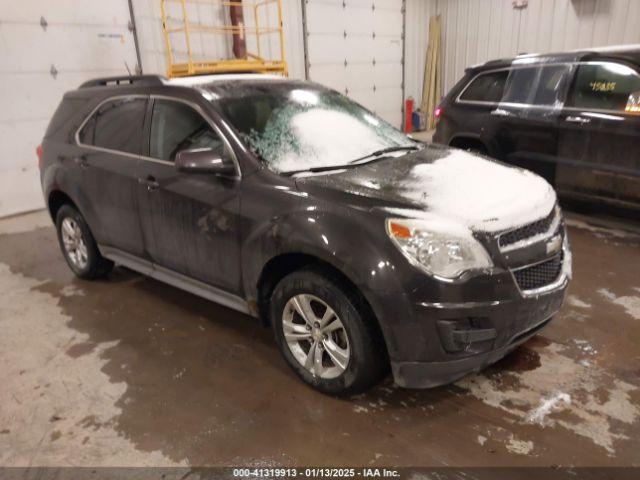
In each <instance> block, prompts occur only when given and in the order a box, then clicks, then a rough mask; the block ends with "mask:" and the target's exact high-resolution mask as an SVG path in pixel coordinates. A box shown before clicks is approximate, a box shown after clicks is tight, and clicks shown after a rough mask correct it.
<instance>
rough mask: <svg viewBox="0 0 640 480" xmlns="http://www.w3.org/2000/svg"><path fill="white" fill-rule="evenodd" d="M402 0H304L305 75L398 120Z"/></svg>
mask: <svg viewBox="0 0 640 480" xmlns="http://www.w3.org/2000/svg"><path fill="white" fill-rule="evenodd" d="M403 3H404V2H403V1H402V0H307V1H306V26H307V62H308V68H309V79H310V80H314V81H316V82H319V83H322V84H324V85H327V86H329V87H331V88H333V89H335V90H338V91H339V92H344V93H346V94H347V95H348V96H349V97H351V98H353V99H354V100H355V101H357V102H359V103H361V104H362V105H364V106H366V107H367V108H369V109H370V110H373V111H374V112H375V113H377V114H378V115H379V116H381V117H382V118H384V119H385V120H387V121H388V122H390V123H391V124H392V125H395V126H397V127H400V126H401V124H402V101H403V94H402V70H403V64H402V33H403V15H402V8H403Z"/></svg>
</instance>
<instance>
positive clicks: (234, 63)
mask: <svg viewBox="0 0 640 480" xmlns="http://www.w3.org/2000/svg"><path fill="white" fill-rule="evenodd" d="M160 7H161V14H162V30H163V34H164V40H165V46H166V55H167V76H168V77H169V78H172V77H183V76H187V75H201V74H207V73H209V74H211V73H231V72H260V73H276V74H281V75H283V76H287V73H288V72H287V62H286V61H285V51H284V32H283V27H282V0H160ZM234 8H235V9H241V10H242V11H243V12H247V13H248V14H249V15H248V17H249V20H253V22H251V24H249V25H248V24H246V23H244V18H243V19H242V20H243V21H242V22H241V23H239V24H235V25H234V24H233V22H230V21H228V18H229V16H228V15H227V13H228V11H229V10H231V9H234ZM202 9H204V11H205V13H209V14H210V15H208V16H206V15H205V17H207V18H206V20H205V21H202V20H201V15H200V13H201V12H202V11H203V10H202ZM215 9H218V10H217V11H216V10H215ZM273 10H275V12H274V11H273ZM212 12H213V14H211V13H212ZM190 17H192V18H190ZM193 17H197V19H198V21H195V22H194V21H193ZM220 19H223V20H220ZM271 19H274V20H273V21H271ZM216 20H218V21H217V22H216ZM270 21H271V23H275V22H277V25H269V23H267V22H270ZM180 35H181V36H182V38H176V37H177V36H180ZM196 36H197V37H198V38H195V37H196ZM225 36H226V38H225ZM265 36H267V37H269V38H266V39H265ZM273 36H275V38H276V40H275V41H274V40H272V39H273ZM204 38H206V39H207V40H206V41H204V40H203V39H204ZM230 38H231V39H232V40H233V42H234V45H235V41H236V39H240V40H241V41H242V42H243V45H244V46H245V49H244V50H245V51H244V54H243V55H242V56H241V57H240V58H215V59H214V58H207V57H208V56H212V55H210V54H208V53H207V51H206V45H209V46H214V47H215V46H216V45H222V44H224V42H227V43H228V42H229V39H230ZM197 40H200V42H199V43H200V46H201V48H202V51H201V52H200V53H199V54H198V53H197V52H196V51H195V50H196V48H195V43H198V42H197ZM211 40H214V42H217V43H208V42H211ZM265 43H267V44H266V45H265ZM180 46H182V48H183V50H182V51H179V48H180ZM250 48H251V49H253V48H255V50H254V51H253V52H250V51H249V49H250ZM267 50H268V51H269V52H271V53H272V54H273V51H274V50H276V54H275V55H272V56H275V57H276V58H275V59H274V58H267V56H266V53H268V52H267ZM178 57H180V58H178Z"/></svg>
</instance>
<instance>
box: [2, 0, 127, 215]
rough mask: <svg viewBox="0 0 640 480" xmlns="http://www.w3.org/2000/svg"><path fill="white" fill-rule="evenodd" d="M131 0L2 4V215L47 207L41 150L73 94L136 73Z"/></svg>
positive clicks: (32, 0) (30, 0)
mask: <svg viewBox="0 0 640 480" xmlns="http://www.w3.org/2000/svg"><path fill="white" fill-rule="evenodd" d="M129 20H130V17H129V6H128V3H127V0H110V1H104V0H56V1H51V0H21V1H19V2H16V1H15V0H0V59H1V60H2V65H1V66H0V86H1V88H0V105H1V108H0V217H2V216H6V215H10V214H13V213H18V212H22V211H28V210H34V209H37V208H40V207H42V206H43V205H44V202H43V199H42V193H41V191H40V180H39V172H38V167H37V157H36V147H37V146H38V145H39V144H40V141H41V140H42V136H43V135H44V131H45V129H46V126H47V124H48V122H49V119H50V118H51V115H52V113H53V111H54V110H55V108H56V107H57V106H58V103H59V102H60V99H61V98H62V95H63V93H64V92H65V91H67V90H71V89H74V88H76V87H77V86H78V85H79V84H80V83H82V82H83V81H85V80H87V79H89V78H92V77H100V76H109V75H123V74H126V73H127V70H126V67H125V62H126V63H127V64H128V66H129V68H130V69H131V70H132V71H134V69H135V66H136V51H135V44H134V41H133V35H132V33H131V32H130V31H129V29H128V25H129Z"/></svg>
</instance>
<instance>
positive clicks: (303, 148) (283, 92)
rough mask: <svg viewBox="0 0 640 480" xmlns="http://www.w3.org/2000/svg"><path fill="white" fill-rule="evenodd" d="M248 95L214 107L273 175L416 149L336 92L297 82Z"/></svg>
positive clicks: (412, 143) (222, 100)
mask: <svg viewBox="0 0 640 480" xmlns="http://www.w3.org/2000/svg"><path fill="white" fill-rule="evenodd" d="M248 90H249V91H245V92H244V94H243V95H238V96H231V97H223V98H220V99H218V100H217V101H216V103H217V104H218V106H219V107H220V108H221V110H222V112H223V114H224V115H225V116H226V118H227V119H228V120H229V121H230V122H231V123H232V124H233V126H234V127H235V128H236V130H238V131H239V132H240V134H241V135H242V136H243V137H244V140H245V142H246V143H247V145H248V146H249V148H251V149H252V150H253V151H254V153H256V154H257V155H259V156H260V157H261V158H262V159H263V160H264V161H265V162H266V164H267V165H268V167H269V168H270V169H271V170H274V171H276V172H280V173H287V172H293V171H299V170H306V169H309V168H322V167H334V166H342V165H345V164H348V163H349V162H353V161H354V160H356V159H359V158H362V157H364V156H367V155H370V154H372V153H373V152H375V151H377V150H382V149H385V148H391V147H405V146H406V147H412V146H416V143H415V142H414V141H413V140H411V139H410V138H408V137H407V136H406V135H404V134H403V133H402V132H400V131H399V130H397V129H395V128H393V127H392V126H391V125H389V124H388V123H386V122H385V121H384V120H382V119H380V118H378V117H377V116H375V115H374V114H373V113H371V112H369V111H368V110H366V109H365V108H363V107H361V106H360V105H358V104H357V103H355V102H353V101H351V100H349V99H348V98H347V97H345V96H344V95H340V94H339V93H337V92H334V91H331V90H326V89H323V88H320V87H314V86H313V85H308V84H302V83H299V84H296V85H294V86H290V87H288V88H259V89H253V90H251V89H248Z"/></svg>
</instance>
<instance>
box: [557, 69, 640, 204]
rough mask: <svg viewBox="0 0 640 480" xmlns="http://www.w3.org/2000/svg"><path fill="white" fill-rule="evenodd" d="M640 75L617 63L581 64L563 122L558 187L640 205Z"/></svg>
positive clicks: (581, 193)
mask: <svg viewBox="0 0 640 480" xmlns="http://www.w3.org/2000/svg"><path fill="white" fill-rule="evenodd" d="M638 151H640V75H639V74H638V72H637V71H636V70H635V69H634V68H631V67H630V66H627V65H624V64H621V63H617V62H611V61H592V62H586V63H582V64H580V66H579V67H578V71H577V73H576V77H575V79H574V82H573V85H572V87H571V91H570V93H569V96H568V98H567V102H566V108H565V111H564V112H563V115H562V118H561V123H560V152H559V164H560V165H561V167H560V169H559V171H558V189H559V190H560V191H561V192H564V193H568V194H572V195H578V196H588V197H595V198H605V199H607V200H609V201H613V202H614V203H616V204H620V205H625V206H634V207H635V208H638V207H639V206H640V160H639V159H640V155H638Z"/></svg>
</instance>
